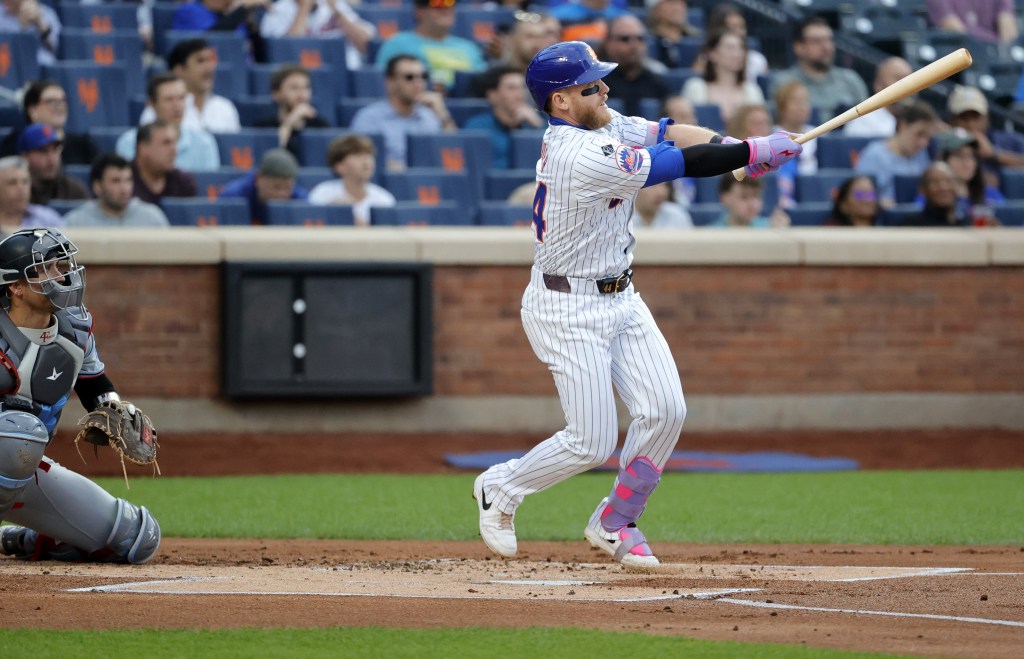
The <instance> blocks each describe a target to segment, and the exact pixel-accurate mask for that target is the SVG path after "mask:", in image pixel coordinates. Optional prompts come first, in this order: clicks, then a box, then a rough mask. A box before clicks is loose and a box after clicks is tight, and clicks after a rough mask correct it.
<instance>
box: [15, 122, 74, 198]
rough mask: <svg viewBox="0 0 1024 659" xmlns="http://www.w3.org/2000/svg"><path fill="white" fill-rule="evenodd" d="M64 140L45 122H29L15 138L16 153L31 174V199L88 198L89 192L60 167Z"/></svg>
mask: <svg viewBox="0 0 1024 659" xmlns="http://www.w3.org/2000/svg"><path fill="white" fill-rule="evenodd" d="M63 149H64V142H63V140H61V139H60V136H59V135H58V134H57V131H56V129H54V127H53V126H51V125H49V124H42V123H40V124H32V125H30V126H29V127H28V128H26V129H25V130H24V131H23V132H22V133H21V137H19V138H18V153H19V154H20V155H21V157H22V158H24V159H25V160H26V161H27V162H28V169H29V173H30V174H31V175H32V203H33V204H39V205H43V206H45V205H46V204H48V203H49V202H50V200H51V199H88V198H89V192H88V190H86V189H85V186H84V185H82V183H81V182H79V181H77V180H76V179H74V178H72V177H70V176H68V175H67V174H65V173H64V171H63V170H62V168H61V152H62V150H63Z"/></svg>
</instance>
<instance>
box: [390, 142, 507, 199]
mask: <svg viewBox="0 0 1024 659" xmlns="http://www.w3.org/2000/svg"><path fill="white" fill-rule="evenodd" d="M406 139H407V144H408V151H407V153H406V161H407V162H408V164H409V166H410V167H440V168H441V169H443V170H445V171H447V172H464V173H466V174H469V176H470V178H471V179H472V181H473V185H474V187H475V189H476V198H477V199H482V198H483V196H484V175H485V174H486V173H487V170H488V169H490V167H491V162H492V158H491V137H490V135H489V134H488V133H487V132H485V131H460V132H458V133H438V134H436V135H417V134H410V135H408V137H407V138H406Z"/></svg>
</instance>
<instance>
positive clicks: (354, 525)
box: [99, 470, 1024, 545]
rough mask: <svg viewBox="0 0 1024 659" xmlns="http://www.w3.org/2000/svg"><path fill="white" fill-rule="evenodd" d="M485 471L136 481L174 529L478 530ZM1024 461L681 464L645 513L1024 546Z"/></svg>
mask: <svg viewBox="0 0 1024 659" xmlns="http://www.w3.org/2000/svg"><path fill="white" fill-rule="evenodd" d="M474 476H475V475H474V474H465V475H432V476H408V475H402V476H398V475H296V476H254V477H220V478H155V479H150V478H138V477H137V478H134V479H133V480H132V489H131V491H126V490H125V486H124V483H123V481H121V480H120V479H113V478H111V479H101V480H100V481H99V482H100V484H101V485H103V486H104V487H105V488H107V489H109V490H110V491H111V492H112V493H114V494H115V495H117V496H122V497H125V498H127V499H129V500H130V501H133V502H135V503H139V504H145V505H146V506H147V507H149V508H150V510H152V511H153V513H154V514H155V515H156V517H157V519H159V520H160V524H161V527H162V528H163V532H164V534H165V535H167V536H179V537H242V538H245V537H261V538H364V539H405V538H411V539H431V540H471V539H475V538H477V526H476V524H477V517H476V507H475V504H474V503H473V501H472V500H471V499H470V490H471V488H472V482H473V478H474ZM611 482H612V475H611V474H608V473H604V474H592V473H591V474H584V475H581V476H578V477H576V478H572V479H569V480H568V481H565V482H563V483H561V484H559V485H557V486H556V487H554V488H552V489H550V490H548V491H546V492H542V493H539V494H537V495H534V496H531V497H528V498H527V500H526V502H525V503H524V504H523V506H522V507H521V508H520V509H519V511H518V512H517V514H516V528H517V532H518V535H519V537H520V539H521V540H527V541H529V540H578V539H580V538H581V536H582V532H583V526H584V524H585V523H586V520H587V518H588V517H589V516H590V513H591V512H592V510H593V508H594V506H595V505H596V503H597V501H599V500H600V498H601V497H602V496H604V495H605V494H607V492H608V489H609V488H610V486H611ZM1021 510H1024V471H1022V470H1005V471H913V472H898V471H888V472H885V471H870V472H869V471H852V472H835V473H810V474H747V475H742V474H741V475H737V474H668V475H666V476H665V477H664V479H663V480H662V484H661V486H660V487H659V489H658V491H657V493H656V494H655V496H654V497H653V498H652V500H651V505H650V507H649V509H648V512H647V514H646V515H645V516H644V520H643V526H644V531H645V533H646V534H647V536H648V537H650V538H652V540H654V541H655V542H659V541H660V542H670V541H679V542H715V543H718V542H722V543H762V542H763V543H784V542H795V543H802V542H813V543H864V544H874V543H879V544H907V545H913V544H1024V531H1022V527H1021V526H1020V523H1019V517H1020V511H1021Z"/></svg>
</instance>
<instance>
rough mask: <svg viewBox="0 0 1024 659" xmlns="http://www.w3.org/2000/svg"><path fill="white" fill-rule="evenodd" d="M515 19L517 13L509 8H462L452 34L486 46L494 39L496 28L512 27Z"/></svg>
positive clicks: (469, 6) (456, 16) (457, 13)
mask: <svg viewBox="0 0 1024 659" xmlns="http://www.w3.org/2000/svg"><path fill="white" fill-rule="evenodd" d="M514 17H515V12H514V11H513V10H512V9H510V8H508V7H501V6H497V7H495V6H490V7H481V6H473V5H467V6H460V7H459V10H458V11H457V12H455V26H454V27H453V28H452V34H453V35H455V36H457V37H462V38H463V39H470V40H471V41H475V42H476V43H478V44H480V45H481V46H486V45H487V44H489V43H490V42H491V40H493V39H494V33H495V31H496V28H498V27H499V26H502V25H511V24H512V21H513V20H514Z"/></svg>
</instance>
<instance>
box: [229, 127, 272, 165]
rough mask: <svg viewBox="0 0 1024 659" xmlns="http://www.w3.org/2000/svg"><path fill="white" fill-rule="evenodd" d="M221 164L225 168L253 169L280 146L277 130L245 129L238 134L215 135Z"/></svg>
mask: <svg viewBox="0 0 1024 659" xmlns="http://www.w3.org/2000/svg"><path fill="white" fill-rule="evenodd" d="M213 137H214V138H215V139H216V140H217V149H218V150H219V151H220V162H221V164H222V165H224V166H225V167H235V168H238V169H253V168H254V167H257V166H259V164H260V157H261V156H263V154H264V153H265V152H266V151H268V150H270V149H275V148H277V146H278V141H277V129H276V128H243V129H242V130H241V131H239V132H237V133H214V135H213Z"/></svg>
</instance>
